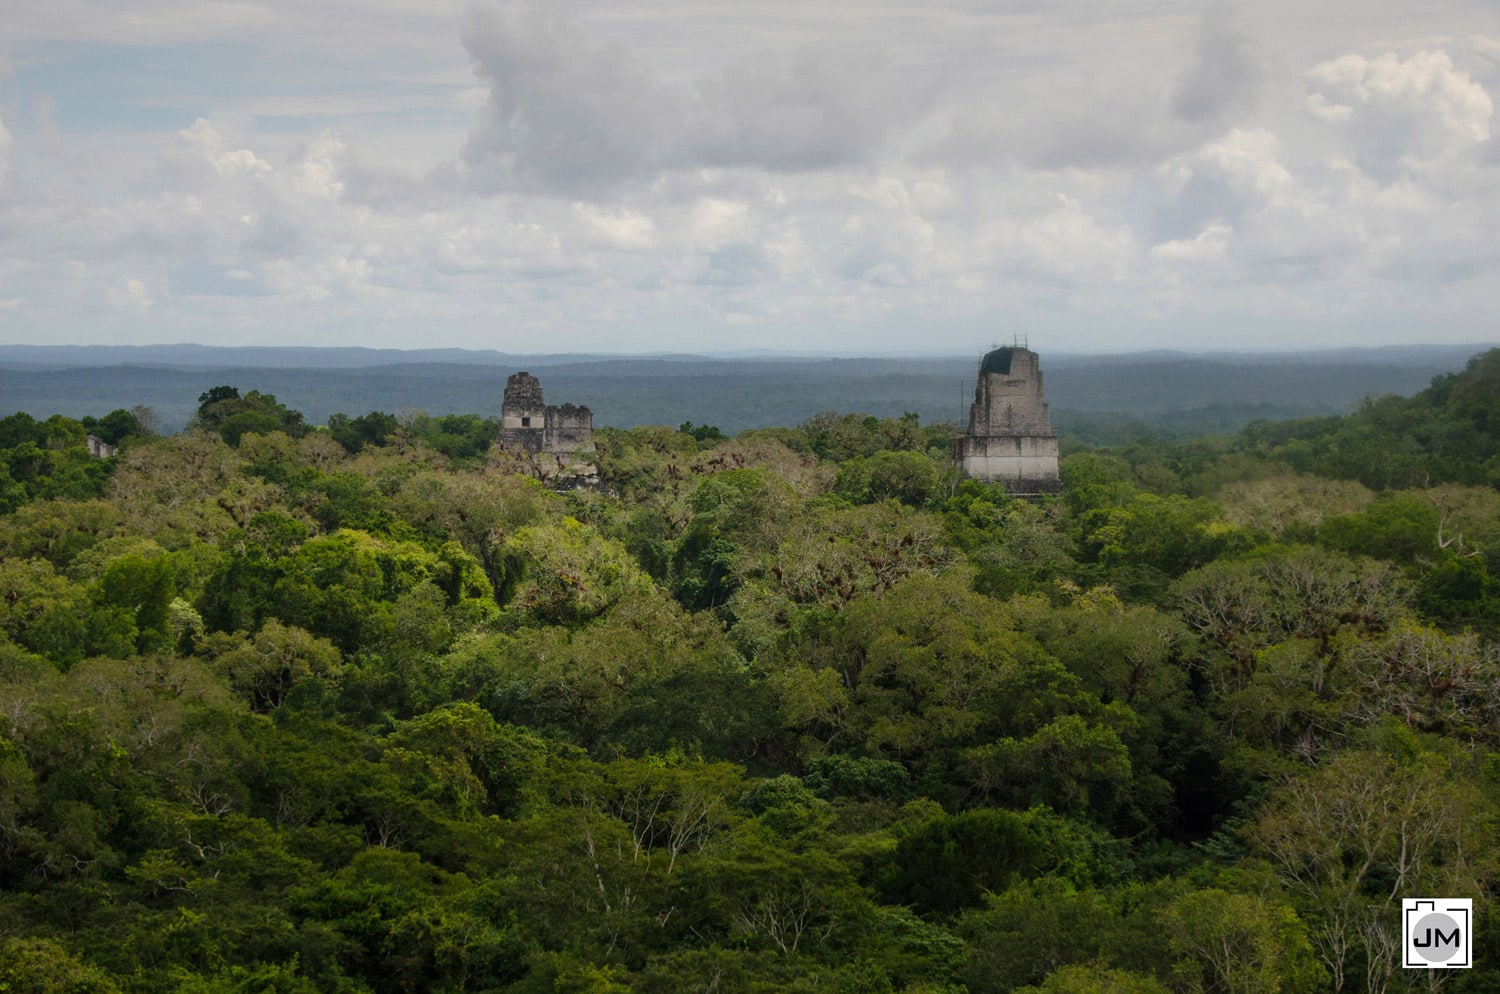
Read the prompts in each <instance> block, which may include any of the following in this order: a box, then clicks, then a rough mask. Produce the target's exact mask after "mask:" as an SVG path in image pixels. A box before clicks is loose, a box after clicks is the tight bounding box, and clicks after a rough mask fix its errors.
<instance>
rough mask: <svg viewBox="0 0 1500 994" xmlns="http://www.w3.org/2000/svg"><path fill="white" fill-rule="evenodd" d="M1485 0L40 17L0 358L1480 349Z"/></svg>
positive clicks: (409, 6)
mask: <svg viewBox="0 0 1500 994" xmlns="http://www.w3.org/2000/svg"><path fill="white" fill-rule="evenodd" d="M1497 95H1500V0H1400V2H1393V0H1357V2H1356V0H1256V2H1254V3H1231V2H1203V0H926V2H922V3H914V2H896V0H755V2H753V3H746V2H742V0H734V2H731V0H636V2H632V3H628V4H625V3H619V2H618V0H541V2H536V3H521V4H515V3H484V4H478V5H475V4H472V3H467V2H449V0H128V2H127V0H48V2H45V3H21V4H19V5H12V6H10V7H8V9H7V12H6V14H5V15H4V18H3V21H0V342H5V343H25V342H30V343H52V342H69V343H130V344H145V343H153V342H182V341H198V342H206V343H215V344H235V345H239V344H320V345H330V344H349V345H352V344H362V345H375V346H397V347H417V346H422V347H427V346H459V347H467V348H495V349H501V350H505V351H512V352H544V351H545V352H553V351H600V350H608V351H619V352H648V351H661V350H681V351H689V350H690V351H723V350H739V349H753V348H769V349H794V350H815V351H832V352H839V353H844V354H858V353H870V352H877V351H892V350H896V351H911V350H913V349H930V350H932V351H947V352H962V353H969V352H973V351H975V350H977V349H980V348H983V347H985V346H987V345H989V344H991V343H993V342H997V341H1009V340H1010V339H1011V336H1012V335H1023V336H1026V337H1027V338H1028V339H1029V341H1030V343H1031V345H1032V346H1033V347H1034V348H1039V349H1043V350H1055V351H1095V350H1111V351H1116V350H1127V351H1128V350H1135V349H1144V348H1157V347H1180V348H1193V349H1223V348H1288V347H1312V346H1337V345H1362V344H1395V343H1412V342H1452V343H1468V342H1473V343H1489V342H1495V341H1500V319H1497V317H1496V312H1497V307H1500V236H1497V232H1500V141H1495V140H1492V131H1493V129H1494V128H1495V127H1496V123H1495V121H1494V100H1495V98H1496V96H1497Z"/></svg>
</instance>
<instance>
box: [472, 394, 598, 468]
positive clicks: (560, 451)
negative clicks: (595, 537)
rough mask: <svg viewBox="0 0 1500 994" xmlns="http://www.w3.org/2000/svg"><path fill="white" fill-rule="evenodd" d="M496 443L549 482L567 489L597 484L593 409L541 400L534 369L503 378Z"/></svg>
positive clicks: (522, 465) (504, 451) (523, 466)
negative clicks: (533, 372)
mask: <svg viewBox="0 0 1500 994" xmlns="http://www.w3.org/2000/svg"><path fill="white" fill-rule="evenodd" d="M495 444H496V445H497V446H499V448H500V449H501V451H502V452H503V453H504V454H505V455H508V456H509V457H511V458H512V459H514V460H516V461H517V462H519V463H520V464H521V468H522V469H523V470H524V471H525V472H527V473H529V474H530V475H532V476H535V477H536V478H537V479H539V480H541V481H542V482H543V483H546V484H547V485H548V486H551V487H555V488H558V489H568V488H571V487H579V486H589V485H593V484H596V483H598V482H599V469H598V467H597V466H595V465H594V459H593V457H594V413H593V412H592V411H590V410H589V409H588V408H587V407H575V406H574V405H572V404H563V405H562V406H561V407H559V406H557V405H555V404H553V405H550V406H549V405H548V404H547V403H546V402H545V401H544V400H543V399H542V384H541V381H539V380H538V379H537V378H536V377H535V376H532V375H531V374H530V373H514V374H512V375H511V376H510V378H509V379H507V380H506V381H505V399H504V400H503V401H502V402H501V405H500V434H499V435H497V436H496V437H495Z"/></svg>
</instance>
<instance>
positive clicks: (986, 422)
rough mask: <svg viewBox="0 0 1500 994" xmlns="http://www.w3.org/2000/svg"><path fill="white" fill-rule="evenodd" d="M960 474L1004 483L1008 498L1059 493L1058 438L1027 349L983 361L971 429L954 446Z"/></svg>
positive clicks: (1037, 369)
mask: <svg viewBox="0 0 1500 994" xmlns="http://www.w3.org/2000/svg"><path fill="white" fill-rule="evenodd" d="M953 457H954V461H955V462H956V463H957V465H958V469H959V472H960V473H962V474H963V475H964V476H966V477H968V478H969V479H971V480H980V481H983V482H985V483H1000V484H1002V485H1004V487H1005V491H1006V493H1010V494H1016V495H1018V496H1036V495H1040V494H1051V493H1058V492H1059V491H1061V490H1062V481H1061V479H1059V477H1058V475H1057V436H1056V435H1054V434H1052V420H1051V418H1050V417H1049V416H1048V414H1047V402H1046V401H1045V400H1043V399H1042V371H1041V365H1040V363H1039V361H1038V359H1037V354H1036V353H1035V352H1032V351H1031V350H1030V349H1028V348H1024V347H1022V346H1019V345H1018V346H1007V347H1004V348H998V349H995V350H993V351H991V352H989V353H988V354H986V355H985V357H984V358H983V359H982V360H981V361H980V363H979V380H978V382H977V383H975V385H974V403H973V404H971V405H970V406H969V430H968V433H967V434H965V435H964V436H963V437H962V438H960V439H958V440H957V441H956V442H955V443H954V446H953Z"/></svg>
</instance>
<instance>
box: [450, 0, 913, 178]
mask: <svg viewBox="0 0 1500 994" xmlns="http://www.w3.org/2000/svg"><path fill="white" fill-rule="evenodd" d="M464 44H465V45H466V46H467V48H468V50H469V52H470V54H471V55H472V56H473V58H474V62H475V65H476V69H477V71H478V73H479V75H480V77H481V78H482V79H483V80H484V81H485V83H486V84H487V85H488V87H489V90H490V97H489V102H488V103H487V105H486V107H485V109H484V112H483V114H482V116H481V119H480V122H479V124H478V125H477V126H476V127H475V129H474V131H473V132H472V133H471V134H470V137H469V141H468V144H467V145H466V147H465V148H464V153H463V159H464V162H465V164H466V165H467V166H468V167H469V170H470V174H471V179H472V182H473V183H474V185H475V186H476V187H477V188H479V189H482V190H488V191H497V190H521V191H526V192H533V193H536V192H540V193H556V194H563V195H567V196H573V197H585V198H587V197H594V196H604V195H607V194H608V193H609V192H611V191H612V190H614V189H616V188H618V187H619V186H621V185H623V184H627V183H630V182H632V181H638V180H643V179H648V178H651V177H653V176H655V175H657V174H660V173H663V172H668V171H672V170H681V169H695V168H702V167H719V168H739V167H750V168H759V169H766V170H770V171H773V172H803V171H807V170H816V169H826V168H831V167H838V166H849V165H856V164H861V163H867V162H870V161H873V160H874V159H875V158H876V157H878V156H879V154H880V153H881V152H882V151H884V150H885V149H886V148H887V146H888V143H889V139H890V136H891V134H892V129H893V128H894V127H895V126H896V125H897V124H898V123H900V122H901V121H902V120H903V118H904V114H905V108H906V107H907V106H908V105H909V101H908V100H906V99H904V98H902V97H901V96H900V95H899V94H897V93H896V92H894V89H893V87H892V86H890V85H887V84H885V83H883V82H882V77H881V74H880V73H879V72H878V66H874V67H872V63H871V61H870V60H869V59H868V58H865V59H859V58H856V57H855V56H854V55H852V54H849V53H840V52H837V51H827V50H821V49H819V50H814V49H812V48H807V49H803V50H800V51H797V52H794V53H790V54H766V55H763V56H762V57H760V58H758V59H756V60H754V61H747V62H742V63H738V64H734V65H731V66H730V67H728V68H726V69H724V70H722V71H721V72H719V73H717V74H715V75H713V76H709V77H705V78H703V79H700V80H699V81H698V82H697V84H696V85H695V86H674V85H670V84H668V83H667V82H665V81H663V80H662V79H659V78H658V77H657V76H656V74H654V73H653V72H652V70H651V68H650V67H649V66H648V65H646V64H645V63H644V62H643V61H642V60H640V59H639V58H637V57H636V56H635V54H634V53H632V52H631V51H629V50H627V49H625V48H623V47H621V46H618V45H608V44H603V43H600V42H598V41H596V40H595V39H593V38H592V37H590V36H589V35H588V34H587V33H586V32H585V31H583V29H581V28H580V27H578V26H577V25H576V24H574V23H572V22H571V21H569V20H567V19H566V18H565V17H564V16H563V13H562V11H561V9H560V8H559V7H558V6H557V5H556V4H553V3H533V4H527V5H524V6H510V7H507V8H505V9H503V10H489V11H484V12H481V13H478V14H476V15H475V16H474V17H473V18H472V19H471V21H470V23H469V25H468V27H467V29H466V30H465V32H464ZM872 69H874V70H875V71H872Z"/></svg>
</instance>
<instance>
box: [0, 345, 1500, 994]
mask: <svg viewBox="0 0 1500 994" xmlns="http://www.w3.org/2000/svg"><path fill="white" fill-rule="evenodd" d="M1495 355H1496V354H1494V353H1492V354H1489V355H1487V356H1482V357H1479V358H1478V359H1476V360H1475V362H1474V363H1473V364H1471V366H1470V368H1469V369H1468V370H1467V371H1466V372H1465V373H1463V374H1459V375H1458V376H1455V377H1447V378H1441V379H1440V380H1439V381H1438V382H1436V383H1434V385H1433V386H1432V387H1431V388H1430V389H1429V390H1428V391H1424V392H1423V393H1422V394H1419V395H1418V396H1417V397H1415V398H1411V399H1400V398H1395V399H1386V400H1378V401H1374V402H1372V403H1370V404H1369V405H1367V406H1366V407H1365V408H1363V409H1362V410H1360V411H1357V412H1355V413H1354V414H1351V415H1349V416H1347V417H1342V418H1324V419H1317V420H1314V421H1303V422H1294V423H1283V424H1272V423H1269V422H1262V423H1258V424H1255V425H1253V426H1251V427H1250V428H1249V429H1247V430H1246V431H1245V432H1243V433H1242V434H1241V435H1240V436H1238V437H1235V438H1227V437H1219V438H1210V439H1203V438H1187V437H1183V438H1179V439H1177V440H1175V441H1161V440H1156V439H1151V438H1139V437H1137V438H1133V439H1128V440H1126V442H1125V444H1123V445H1120V446H1118V447H1116V448H1113V449H1101V450H1092V451H1088V450H1084V449H1083V448H1082V447H1073V448H1072V450H1071V451H1070V453H1069V455H1068V457H1067V458H1066V459H1065V461H1064V467H1063V475H1064V479H1065V482H1066V484H1067V489H1066V491H1065V492H1064V494H1062V495H1061V496H1059V497H1055V498H1045V499H1041V500H1038V501H1022V500H1017V499H1015V498H1012V497H1008V496H1007V495H1006V494H1004V492H1003V490H1002V489H1000V488H997V487H992V486H985V485H982V484H978V483H975V482H972V481H956V480H954V479H952V478H951V475H950V473H949V470H948V463H947V461H946V459H947V452H948V451H949V438H950V434H951V430H950V428H949V427H946V426H942V425H925V426H924V425H923V424H921V422H920V420H919V419H918V418H916V416H915V415H907V416H904V417H901V418H895V419H891V418H876V417H867V416H863V415H853V414H850V415H844V414H826V415H818V416H815V417H813V418H811V419H808V420H807V421H805V422H803V423H802V425H800V426H799V427H795V428H791V427H789V428H780V429H766V430H759V431H754V432H745V433H742V434H741V435H740V436H738V437H735V438H727V437H724V433H723V432H721V431H719V430H718V429H716V428H712V427H709V426H702V425H695V424H693V423H691V422H688V423H684V424H682V425H681V427H680V428H679V429H677V430H673V429H671V428H664V427H662V428H637V429H631V430H629V431H619V430H604V431H601V432H600V433H599V439H598V445H599V453H598V457H599V465H600V470H601V475H602V477H603V479H604V486H603V487H602V488H601V489H599V490H597V491H580V492H574V493H569V494H566V495H563V494H557V493H552V492H549V491H547V490H546V489H544V488H543V487H542V486H541V485H539V484H538V483H537V481H535V480H531V479H528V478H526V477H524V476H520V475H515V474H513V473H509V472H507V470H506V468H505V467H504V466H501V465H499V464H498V463H496V464H487V463H486V457H485V453H486V452H487V451H488V447H489V443H490V440H491V439H492V438H493V437H494V433H495V424H494V422H493V421H492V420H489V419H486V418H484V417H481V416H479V415H447V416H443V417H428V416H427V415H422V414H419V413H417V414H402V415H399V416H397V415H390V414H384V413H381V412H378V411H375V412H371V413H369V414H367V415H363V416H360V417H345V416H342V415H339V416H336V417H334V418H331V419H330V421H329V424H328V426H327V427H326V429H316V430H311V429H308V428H307V427H306V426H305V425H303V424H302V419H301V418H300V416H298V415H297V413H296V412H295V411H289V410H287V409H286V408H285V407H283V406H282V405H280V404H278V403H277V402H276V401H275V398H274V397H271V396H270V395H268V394H258V393H255V392H253V391H252V392H250V393H248V394H246V395H244V396H241V395H240V393H239V391H238V390H237V389H236V388H233V387H222V388H215V389H214V390H210V391H208V392H207V393H205V394H204V395H203V396H202V397H201V398H200V402H199V403H200V410H199V419H198V426H199V427H201V428H205V429H209V430H204V431H194V432H190V433H185V434H181V435H175V436H169V437H165V438H156V437H153V436H152V435H151V433H150V425H149V420H150V419H149V417H147V415H148V414H149V412H122V411H117V412H112V413H111V414H109V415H106V416H104V417H102V418H97V419H95V418H88V419H84V420H81V421H74V420H72V419H68V418H61V417H58V418H52V419H49V420H48V421H45V422H38V421H36V420H35V419H33V418H30V417H28V416H26V415H14V416H12V417H10V418H5V419H3V420H0V501H3V502H5V503H4V507H3V511H0V937H3V938H0V988H4V989H7V990H68V991H85V990H87V991H122V992H137V991H140V992H144V991H157V990H167V991H172V990H176V991H183V992H189V991H192V992H197V991H203V992H215V994H217V992H231V991H280V992H289V994H303V992H308V991H335V992H347V994H361V992H387V991H389V992H398V991H410V990H424V991H428V990H430V991H440V992H449V991H451V992H460V991H476V992H477V991H518V992H524V991H557V990H588V991H595V990H597V991H639V992H646V991H678V990H721V991H744V992H752V991H756V992H759V991H766V992H769V991H776V992H781V991H806V992H813V991H818V992H822V991H828V992H850V991H861V992H863V991H873V992H879V991H891V992H896V991H905V992H909V994H917V992H932V994H936V992H943V994H957V992H962V991H967V992H970V994H978V992H1014V991H1025V992H1027V994H1074V992H1083V991H1089V992H1093V991H1100V992H1115V994H1162V992H1170V994H1192V992H1209V991H1215V992H1217V991H1231V990H1232V991H1266V992H1273V991H1274V992H1282V994H1300V992H1311V991H1319V990H1336V991H1343V990H1355V989H1361V990H1377V991H1379V990H1395V989H1397V987H1399V986H1401V981H1402V978H1403V974H1402V973H1401V971H1400V968H1399V966H1398V965H1397V964H1396V963H1395V960H1394V956H1395V955H1396V954H1397V952H1399V950H1398V946H1397V938H1398V936H1397V935H1396V932H1395V928H1396V924H1397V918H1396V915H1395V913H1394V909H1396V908H1398V907H1399V902H1398V901H1397V899H1398V898H1399V897H1403V896H1410V895H1418V894H1428V893H1441V894H1451V895H1455V896H1470V897H1473V898H1474V899H1475V900H1476V910H1477V911H1478V917H1479V920H1480V921H1487V920H1489V919H1491V918H1493V907H1492V895H1493V892H1494V888H1495V884H1496V880H1497V874H1500V863H1497V861H1496V859H1495V855H1494V853H1495V851H1496V846H1495V839H1494V833H1495V826H1496V824H1497V823H1500V817H1497V815H1500V811H1497V807H1496V805H1497V804H1500V791H1497V790H1496V783H1497V782H1500V781H1497V770H1500V758H1497V756H1500V753H1497V749H1500V706H1497V704H1496V701H1497V700H1500V648H1497V645H1496V642H1495V638H1496V635H1497V622H1496V621H1495V617H1496V611H1495V599H1496V597H1497V590H1496V586H1495V582H1496V581H1495V580H1494V579H1493V578H1492V577H1491V572H1490V566H1489V557H1490V556H1491V555H1492V548H1493V547H1494V546H1495V544H1496V543H1497V542H1500V525H1497V524H1496V522H1497V521H1500V496H1497V494H1496V492H1495V490H1494V489H1493V484H1494V482H1495V480H1497V479H1500V475H1497V474H1496V472H1495V470H1494V467H1493V466H1492V465H1490V463H1492V462H1493V461H1494V459H1495V458H1496V456H1495V454H1494V452H1493V451H1492V447H1493V446H1492V441H1493V432H1494V430H1495V429H1496V427H1497V424H1500V421H1497V417H1500V416H1497V415H1496V414H1495V410H1494V407H1495V405H1494V393H1495V391H1494V384H1495V382H1496V373H1495V369H1496V362H1497V360H1496V358H1495ZM89 432H93V433H95V434H96V435H99V437H102V438H105V439H106V440H110V439H114V440H117V441H119V442H120V444H121V447H122V449H121V453H120V454H119V455H118V456H115V457H113V458H111V459H107V460H98V459H91V458H89V457H88V456H87V453H86V450H85V449H84V448H83V439H84V438H85V437H86V435H87V434H88V433H89ZM1412 440H1415V442H1413V441H1412ZM1356 481H1358V482H1356ZM1442 481H1447V482H1442ZM1496 982H1497V981H1496V970H1495V967H1494V966H1493V964H1491V963H1489V959H1488V958H1486V957H1479V958H1477V961H1476V966H1475V968H1474V970H1472V971H1470V973H1469V975H1468V976H1466V977H1462V978H1459V979H1457V980H1455V981H1453V983H1454V984H1455V987H1454V989H1455V990H1476V991H1477V990H1488V989H1491V988H1493V987H1494V986H1495V985H1496Z"/></svg>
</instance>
